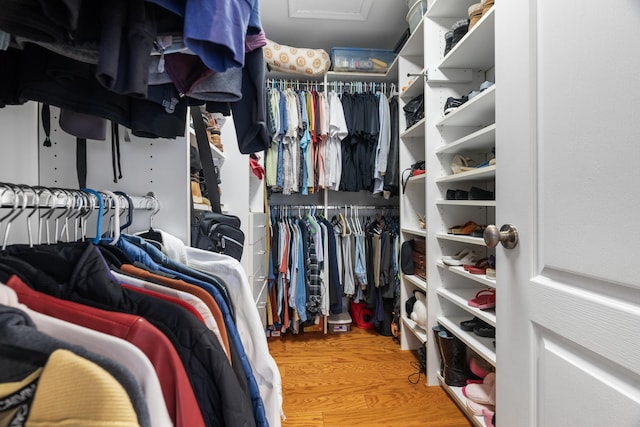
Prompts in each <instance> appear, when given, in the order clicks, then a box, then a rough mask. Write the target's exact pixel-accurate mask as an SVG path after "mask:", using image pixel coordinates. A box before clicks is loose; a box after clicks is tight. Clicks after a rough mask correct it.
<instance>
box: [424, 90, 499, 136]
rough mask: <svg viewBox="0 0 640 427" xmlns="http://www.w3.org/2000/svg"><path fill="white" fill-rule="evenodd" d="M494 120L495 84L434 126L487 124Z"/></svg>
mask: <svg viewBox="0 0 640 427" xmlns="http://www.w3.org/2000/svg"><path fill="white" fill-rule="evenodd" d="M495 122H496V85H495V84H494V85H492V86H491V87H489V88H488V89H485V90H484V91H483V92H481V93H480V94H479V95H477V96H476V97H474V98H473V99H471V100H470V101H467V102H465V103H464V104H462V105H461V106H460V107H458V108H456V109H455V110H453V111H452V112H451V113H449V114H447V115H446V116H443V117H442V118H441V119H440V120H438V121H437V122H436V126H488V125H490V124H492V123H495Z"/></svg>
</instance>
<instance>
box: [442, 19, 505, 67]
mask: <svg viewBox="0 0 640 427" xmlns="http://www.w3.org/2000/svg"><path fill="white" fill-rule="evenodd" d="M494 10H495V9H494V8H493V7H492V8H491V9H489V10H488V11H487V13H484V14H483V15H482V18H480V20H479V21H478V22H477V23H476V25H474V27H473V28H472V29H471V31H468V32H467V34H465V35H464V37H462V38H461V39H460V41H459V42H458V43H456V45H455V46H454V47H453V48H452V49H451V50H450V51H449V53H448V54H447V56H445V57H444V58H442V61H441V62H440V64H438V66H437V68H471V69H473V70H475V71H487V70H488V69H490V68H492V67H493V66H494V65H495V61H496V60H495V13H494Z"/></svg>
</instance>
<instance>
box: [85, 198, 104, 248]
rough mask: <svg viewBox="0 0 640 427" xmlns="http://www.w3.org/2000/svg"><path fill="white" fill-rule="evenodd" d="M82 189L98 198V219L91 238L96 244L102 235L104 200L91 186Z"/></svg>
mask: <svg viewBox="0 0 640 427" xmlns="http://www.w3.org/2000/svg"><path fill="white" fill-rule="evenodd" d="M82 191H85V192H87V193H89V194H92V195H94V196H95V198H96V199H97V200H98V219H97V224H96V237H94V239H93V244H94V245H97V244H98V243H100V239H101V235H102V213H103V212H104V202H103V201H102V196H101V195H100V193H98V192H97V191H96V190H93V189H91V188H83V189H82Z"/></svg>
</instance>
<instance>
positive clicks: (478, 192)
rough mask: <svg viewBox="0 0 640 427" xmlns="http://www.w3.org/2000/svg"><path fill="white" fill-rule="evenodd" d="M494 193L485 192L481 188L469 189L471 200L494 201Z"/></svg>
mask: <svg viewBox="0 0 640 427" xmlns="http://www.w3.org/2000/svg"><path fill="white" fill-rule="evenodd" d="M494 199H495V196H494V194H493V191H488V190H483V189H482V188H480V187H471V188H470V189H469V200H494Z"/></svg>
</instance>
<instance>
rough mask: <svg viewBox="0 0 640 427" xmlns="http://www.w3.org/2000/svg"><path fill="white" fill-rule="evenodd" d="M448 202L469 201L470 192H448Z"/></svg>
mask: <svg viewBox="0 0 640 427" xmlns="http://www.w3.org/2000/svg"><path fill="white" fill-rule="evenodd" d="M447 200H469V192H468V191H465V190H447Z"/></svg>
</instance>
